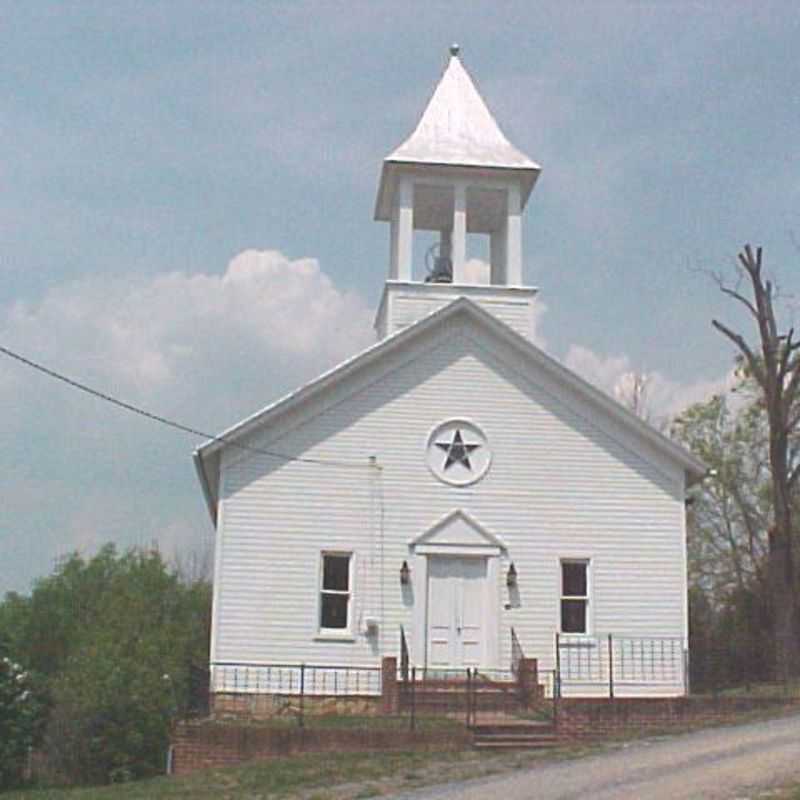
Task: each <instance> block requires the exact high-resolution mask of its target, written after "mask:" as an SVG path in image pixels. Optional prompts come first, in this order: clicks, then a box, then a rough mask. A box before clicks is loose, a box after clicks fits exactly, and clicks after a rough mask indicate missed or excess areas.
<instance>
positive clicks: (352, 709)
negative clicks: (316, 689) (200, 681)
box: [209, 692, 382, 720]
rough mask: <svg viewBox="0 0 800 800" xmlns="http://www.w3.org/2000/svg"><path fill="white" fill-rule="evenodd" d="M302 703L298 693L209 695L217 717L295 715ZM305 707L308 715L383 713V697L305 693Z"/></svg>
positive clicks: (249, 717)
mask: <svg viewBox="0 0 800 800" xmlns="http://www.w3.org/2000/svg"><path fill="white" fill-rule="evenodd" d="M300 703H301V700H300V697H299V695H296V694H295V695H281V694H265V693H259V694H257V693H255V692H252V693H247V692H240V693H236V692H212V693H211V695H210V697H209V706H210V707H209V711H210V714H211V716H212V717H214V718H215V719H228V718H240V719H241V718H244V719H258V720H266V719H273V718H275V717H278V718H280V717H287V718H294V717H297V716H298V715H299V714H300ZM302 706H303V715H304V716H305V715H309V716H328V715H334V714H351V715H356V716H375V715H377V714H380V713H381V712H382V698H381V697H380V696H377V697H366V696H364V695H305V696H304V697H303V699H302Z"/></svg>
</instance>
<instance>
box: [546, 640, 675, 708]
mask: <svg viewBox="0 0 800 800" xmlns="http://www.w3.org/2000/svg"><path fill="white" fill-rule="evenodd" d="M555 650H556V676H557V677H556V684H555V690H556V692H557V693H559V694H573V695H580V694H590V695H599V694H606V695H607V696H609V697H614V696H615V694H616V693H619V692H623V693H637V692H647V691H650V692H656V693H659V692H660V693H671V694H674V693H678V694H681V693H686V692H687V691H688V672H687V651H686V648H685V646H684V640H683V639H682V638H680V637H653V636H651V637H634V636H617V635H614V634H610V633H609V634H603V635H600V634H598V635H595V636H583V635H581V636H574V635H569V634H559V633H557V634H556V642H555Z"/></svg>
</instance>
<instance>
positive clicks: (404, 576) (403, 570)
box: [400, 561, 411, 586]
mask: <svg viewBox="0 0 800 800" xmlns="http://www.w3.org/2000/svg"><path fill="white" fill-rule="evenodd" d="M410 581H411V570H410V569H409V568H408V561H404V562H403V566H402V567H400V583H401V584H402V585H403V586H408V584H409V582H410Z"/></svg>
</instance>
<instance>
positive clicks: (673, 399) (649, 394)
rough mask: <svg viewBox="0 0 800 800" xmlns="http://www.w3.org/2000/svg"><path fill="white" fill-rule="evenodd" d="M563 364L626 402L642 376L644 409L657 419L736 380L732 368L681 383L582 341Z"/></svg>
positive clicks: (720, 389) (673, 412)
mask: <svg viewBox="0 0 800 800" xmlns="http://www.w3.org/2000/svg"><path fill="white" fill-rule="evenodd" d="M564 364H565V366H567V367H568V368H569V369H571V370H573V371H574V372H576V373H578V374H579V375H580V376H581V377H582V378H584V379H585V380H587V381H589V383H592V384H594V385H595V386H597V387H598V388H599V389H602V390H603V391H604V392H606V393H607V394H609V395H611V397H613V398H615V399H616V400H618V401H619V402H621V403H623V404H627V403H626V401H627V400H628V399H629V398H631V396H632V393H633V391H634V386H635V383H636V381H637V379H641V378H643V379H644V385H645V388H644V396H643V402H644V406H645V410H646V411H647V412H648V414H649V416H650V417H651V419H653V420H654V421H657V420H663V419H664V418H670V417H673V416H675V415H676V414H678V413H680V412H681V411H683V410H684V409H685V408H687V407H688V406H690V405H692V404H693V403H697V402H701V401H703V400H707V399H709V398H710V397H711V396H712V395H714V394H717V393H720V392H726V391H728V390H729V389H730V388H731V387H732V386H733V384H734V375H733V371H730V372H729V373H727V374H726V375H722V376H720V377H719V378H715V379H709V380H705V379H701V380H696V381H689V382H688V383H681V382H679V381H676V380H673V379H671V378H669V377H667V376H666V375H664V374H663V373H661V372H659V371H658V370H653V371H647V370H644V371H639V370H636V369H634V367H633V365H632V364H631V361H630V359H629V358H628V356H626V355H618V356H602V355H598V354H597V353H595V352H594V351H592V350H590V349H588V348H586V347H582V346H580V345H572V346H571V347H570V348H569V350H568V351H567V355H566V357H565V358H564Z"/></svg>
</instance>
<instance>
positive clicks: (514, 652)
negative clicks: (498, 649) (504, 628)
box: [511, 628, 525, 678]
mask: <svg viewBox="0 0 800 800" xmlns="http://www.w3.org/2000/svg"><path fill="white" fill-rule="evenodd" d="M523 658H525V653H524V652H523V651H522V645H521V644H520V642H519V639H518V638H517V632H516V631H515V630H514V629H513V628H512V629H511V672H512V673H513V674H514V677H515V678H519V663H520V661H522V659H523Z"/></svg>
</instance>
